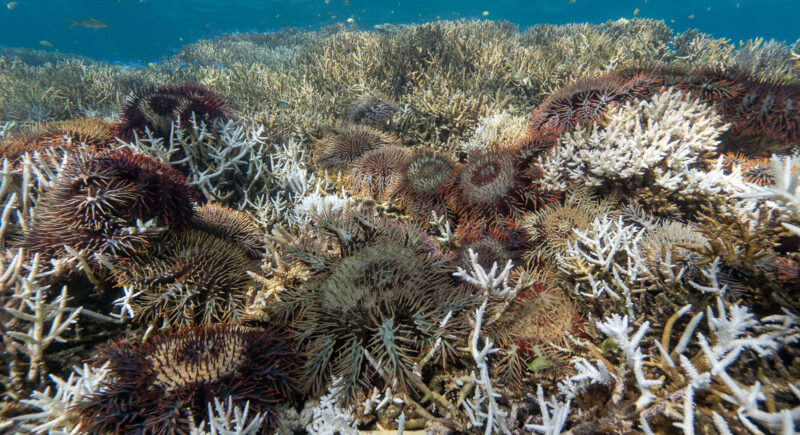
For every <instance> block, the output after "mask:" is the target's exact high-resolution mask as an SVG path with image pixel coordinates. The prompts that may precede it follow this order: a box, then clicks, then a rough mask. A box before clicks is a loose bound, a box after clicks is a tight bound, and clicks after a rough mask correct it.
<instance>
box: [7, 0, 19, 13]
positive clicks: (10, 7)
mask: <svg viewBox="0 0 800 435" xmlns="http://www.w3.org/2000/svg"><path fill="white" fill-rule="evenodd" d="M18 4H19V3H17V2H8V3H6V7H7V8H8V10H9V11H13V10H14V9H16V8H17V5H18Z"/></svg>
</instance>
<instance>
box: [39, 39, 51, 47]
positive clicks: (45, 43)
mask: <svg viewBox="0 0 800 435" xmlns="http://www.w3.org/2000/svg"><path fill="white" fill-rule="evenodd" d="M39 44H41V45H43V46H45V47H47V48H53V44H51V43H50V41H45V40H41V41H39Z"/></svg>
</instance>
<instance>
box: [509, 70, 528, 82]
mask: <svg viewBox="0 0 800 435" xmlns="http://www.w3.org/2000/svg"><path fill="white" fill-rule="evenodd" d="M511 78H512V79H514V80H517V81H520V82H521V81H523V80H525V74H523V73H521V72H515V73H514V74H512V75H511Z"/></svg>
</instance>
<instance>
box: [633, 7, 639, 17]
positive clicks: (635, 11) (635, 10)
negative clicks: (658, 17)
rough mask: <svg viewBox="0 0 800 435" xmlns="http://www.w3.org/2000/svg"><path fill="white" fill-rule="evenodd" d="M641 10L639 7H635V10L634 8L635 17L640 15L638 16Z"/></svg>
mask: <svg viewBox="0 0 800 435" xmlns="http://www.w3.org/2000/svg"><path fill="white" fill-rule="evenodd" d="M639 12H641V11H640V10H639V8H636V9H634V10H633V16H634V17H638V16H639Z"/></svg>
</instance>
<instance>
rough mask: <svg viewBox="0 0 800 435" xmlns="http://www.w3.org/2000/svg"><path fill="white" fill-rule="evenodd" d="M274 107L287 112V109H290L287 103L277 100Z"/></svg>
mask: <svg viewBox="0 0 800 435" xmlns="http://www.w3.org/2000/svg"><path fill="white" fill-rule="evenodd" d="M275 105H276V106H278V108H279V109H283V110H287V109H290V108H291V107H292V106H291V105H290V104H289V103H288V102H286V101H283V100H279V101H278V102H277V103H276V104H275Z"/></svg>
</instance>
